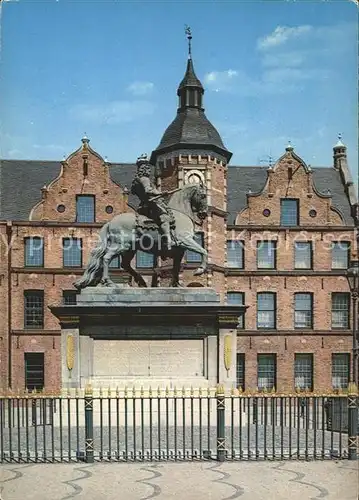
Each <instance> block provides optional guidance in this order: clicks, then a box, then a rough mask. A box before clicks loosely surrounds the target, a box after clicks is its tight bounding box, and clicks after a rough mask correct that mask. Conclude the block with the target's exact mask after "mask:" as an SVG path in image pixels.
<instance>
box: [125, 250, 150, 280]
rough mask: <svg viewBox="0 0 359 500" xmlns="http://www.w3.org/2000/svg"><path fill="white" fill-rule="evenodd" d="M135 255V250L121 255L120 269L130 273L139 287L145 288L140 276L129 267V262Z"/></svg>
mask: <svg viewBox="0 0 359 500" xmlns="http://www.w3.org/2000/svg"><path fill="white" fill-rule="evenodd" d="M135 253H136V251H135V250H128V251H127V252H124V253H123V254H122V267H123V269H124V270H125V271H127V272H128V273H130V275H131V276H132V277H133V279H134V280H135V282H136V283H137V285H138V286H139V287H141V288H147V283H146V282H145V280H144V279H143V278H142V276H141V275H140V274H139V273H138V272H137V271H136V270H135V269H133V267H131V260H132V259H133V257H134V255H135Z"/></svg>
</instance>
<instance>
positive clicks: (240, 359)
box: [237, 353, 245, 391]
mask: <svg viewBox="0 0 359 500" xmlns="http://www.w3.org/2000/svg"><path fill="white" fill-rule="evenodd" d="M237 387H238V388H239V387H240V388H241V389H242V391H244V390H245V354H242V353H237Z"/></svg>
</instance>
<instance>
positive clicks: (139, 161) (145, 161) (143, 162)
mask: <svg viewBox="0 0 359 500" xmlns="http://www.w3.org/2000/svg"><path fill="white" fill-rule="evenodd" d="M148 163H149V161H148V156H147V154H146V153H143V154H142V155H141V156H139V157H138V158H137V162H136V165H137V166H138V167H139V166H141V165H148Z"/></svg>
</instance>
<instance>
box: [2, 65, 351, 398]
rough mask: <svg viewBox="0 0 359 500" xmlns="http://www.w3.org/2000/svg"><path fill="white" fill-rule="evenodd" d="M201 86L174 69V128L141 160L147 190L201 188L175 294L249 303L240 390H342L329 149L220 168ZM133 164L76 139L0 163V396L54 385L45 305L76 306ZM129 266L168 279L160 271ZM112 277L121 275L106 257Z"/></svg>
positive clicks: (347, 309)
mask: <svg viewBox="0 0 359 500" xmlns="http://www.w3.org/2000/svg"><path fill="white" fill-rule="evenodd" d="M203 93H204V89H203V87H202V85H201V82H200V81H199V80H198V78H197V77H196V75H195V72H194V68H193V62H192V60H191V59H189V60H188V64H187V69H186V73H185V76H184V79H183V80H182V82H181V84H180V86H179V88H178V91H177V94H178V97H179V107H178V111H177V114H176V117H175V119H174V121H173V122H172V123H171V124H170V126H169V127H168V128H167V130H166V131H165V133H164V135H163V138H162V140H161V142H160V144H159V146H158V147H157V148H156V149H155V150H154V151H153V152H152V156H151V163H152V164H153V165H154V175H155V177H156V182H157V184H158V186H159V187H160V188H161V189H165V190H168V189H172V188H175V187H178V186H179V187H180V186H182V185H184V184H185V183H187V182H199V181H202V182H204V183H205V185H206V186H207V190H208V204H209V214H208V218H207V220H206V221H205V223H204V225H203V226H202V227H198V237H199V238H201V240H202V241H203V244H204V245H205V247H206V249H207V250H208V253H209V272H208V273H207V274H206V275H204V276H201V277H199V278H194V276H193V274H192V270H193V269H194V268H195V267H196V266H197V264H196V262H197V260H198V256H197V254H193V253H187V255H186V259H185V262H184V265H183V270H182V274H181V278H182V281H183V284H184V285H185V286H205V287H207V286H208V287H213V288H215V289H216V290H217V291H218V292H219V293H220V295H221V300H223V301H232V302H233V301H236V302H237V301H238V302H243V303H245V304H246V305H248V306H249V308H248V310H247V313H246V316H245V319H244V320H243V322H241V324H240V325H239V328H238V344H237V382H238V385H240V386H242V387H243V388H247V389H248V388H255V387H259V388H260V389H263V388H267V389H271V388H272V387H273V386H274V387H275V388H276V389H277V390H278V391H289V390H294V389H295V387H301V388H308V389H314V390H323V389H329V388H331V387H333V386H334V387H340V386H343V387H344V386H346V384H347V381H348V377H349V371H350V368H349V367H350V353H351V347H352V333H351V304H350V296H349V288H348V284H347V280H346V276H345V273H346V269H347V267H348V263H349V260H350V258H351V257H355V256H356V255H357V248H356V245H357V244H356V238H355V236H356V227H357V224H358V216H357V213H358V202H357V197H356V193H355V189H354V185H353V182H352V180H351V178H350V173H349V169H348V165H347V157H346V148H345V146H344V145H343V144H342V142H341V141H340V140H339V142H338V143H337V145H336V146H335V147H334V150H333V153H334V155H333V164H332V165H331V166H328V167H317V168H311V167H310V166H309V165H306V163H305V162H304V161H303V159H302V158H300V156H298V155H297V154H296V152H294V149H293V147H292V146H291V145H289V146H288V147H287V148H286V149H285V151H284V152H283V155H282V156H281V157H280V158H279V159H278V161H277V162H276V163H275V164H274V165H273V166H270V167H268V168H265V167H262V166H248V167H245V166H231V165H229V163H230V158H231V153H230V152H229V151H228V150H227V149H226V147H225V146H224V145H223V142H222V140H221V138H220V135H219V133H218V132H217V130H216V129H215V128H214V127H213V125H212V124H211V123H210V122H209V121H208V119H207V118H206V115H205V113H204V109H203V107H202V99H203ZM134 172H135V165H134V164H122V163H118V164H109V163H108V162H106V161H105V160H104V159H103V158H102V157H101V156H100V154H99V153H97V152H96V151H95V150H93V149H92V147H91V146H90V144H89V140H88V139H87V138H86V137H84V138H83V139H82V144H81V146H80V148H79V149H77V150H76V151H75V152H74V153H73V154H71V155H70V156H69V157H68V158H66V159H65V160H63V161H62V162H57V161H54V162H46V161H15V160H2V161H1V163H0V354H1V357H0V387H9V386H10V387H12V388H13V389H17V388H24V386H28V387H33V386H37V387H41V386H42V385H44V386H45V388H46V389H48V390H56V389H58V388H59V386H60V327H59V324H58V322H57V320H56V318H55V317H54V316H53V315H52V314H51V312H50V310H49V308H48V307H47V306H48V305H51V304H55V303H60V302H61V301H65V302H67V303H71V301H74V300H76V296H75V292H74V287H73V282H74V281H75V278H76V276H78V275H79V274H81V273H82V272H83V266H84V265H85V263H86V261H87V259H88V256H89V252H90V250H91V248H92V247H93V246H94V244H95V242H96V237H97V233H98V231H99V228H100V227H101V226H102V225H103V224H104V223H105V222H106V221H108V220H110V219H111V218H112V217H113V215H114V214H118V213H121V212H123V211H130V210H132V209H133V208H132V207H134V204H135V200H132V199H131V195H129V194H128V188H129V186H130V184H131V180H132V177H133V175H134ZM152 264H153V262H152V260H151V257H149V256H148V255H147V254H141V253H140V254H139V255H138V257H137V261H136V267H137V268H138V269H139V270H140V271H141V273H142V274H143V275H144V276H145V279H146V281H147V282H148V283H149V284H150V283H151V282H153V283H155V282H156V283H157V284H158V285H159V286H161V285H162V286H165V285H166V284H168V272H169V270H170V267H171V263H169V262H167V261H166V262H163V263H161V262H157V263H156V266H155V270H153V269H152ZM111 275H112V278H113V279H114V280H129V279H130V278H129V276H127V275H126V273H125V272H124V271H123V270H121V267H120V262H118V261H114V262H113V263H112V265H111Z"/></svg>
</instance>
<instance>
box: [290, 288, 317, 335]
mask: <svg viewBox="0 0 359 500" xmlns="http://www.w3.org/2000/svg"><path fill="white" fill-rule="evenodd" d="M294 328H313V295H312V294H311V293H296V294H295V295H294Z"/></svg>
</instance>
